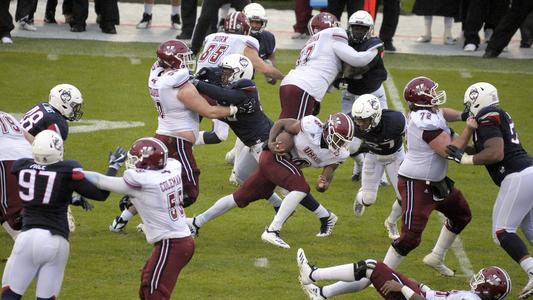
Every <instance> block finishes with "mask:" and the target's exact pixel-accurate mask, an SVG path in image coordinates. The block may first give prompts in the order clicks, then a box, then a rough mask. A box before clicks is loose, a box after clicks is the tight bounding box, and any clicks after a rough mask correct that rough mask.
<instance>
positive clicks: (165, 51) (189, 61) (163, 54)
mask: <svg viewBox="0 0 533 300" xmlns="http://www.w3.org/2000/svg"><path fill="white" fill-rule="evenodd" d="M157 58H158V59H159V64H160V65H161V66H162V67H165V68H173V69H183V68H188V69H189V70H194V65H195V60H194V58H193V54H192V51H191V49H189V47H188V46H187V45H186V44H185V43H184V42H182V41H178V40H168V41H166V42H163V43H162V44H161V45H159V47H158V48H157Z"/></svg>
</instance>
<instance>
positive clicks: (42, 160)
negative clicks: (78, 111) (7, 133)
mask: <svg viewBox="0 0 533 300" xmlns="http://www.w3.org/2000/svg"><path fill="white" fill-rule="evenodd" d="M31 152H32V154H33V159H34V160H35V162H36V163H38V164H40V165H51V164H54V163H56V162H59V161H62V160H63V139H62V138H61V136H60V135H59V134H58V133H57V132H55V131H53V130H48V129H46V130H43V131H41V132H39V133H38V134H37V135H36V136H35V139H33V143H32V144H31Z"/></svg>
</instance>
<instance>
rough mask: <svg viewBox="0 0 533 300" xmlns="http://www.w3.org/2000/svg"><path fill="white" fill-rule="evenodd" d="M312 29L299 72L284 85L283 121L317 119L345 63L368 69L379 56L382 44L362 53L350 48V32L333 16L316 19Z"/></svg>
mask: <svg viewBox="0 0 533 300" xmlns="http://www.w3.org/2000/svg"><path fill="white" fill-rule="evenodd" d="M308 27H309V32H310V33H311V34H312V36H311V37H310V38H309V40H308V41H307V42H306V44H305V46H304V48H303V49H302V50H301V51H300V56H299V58H298V60H297V61H296V66H295V68H294V69H292V70H291V71H290V72H289V73H288V74H287V76H285V78H284V79H283V81H282V82H281V84H280V89H279V95H280V101H281V113H280V115H279V118H280V119H284V118H294V119H298V120H299V119H301V118H303V117H304V116H307V115H311V114H314V115H317V114H318V112H319V109H320V101H322V98H323V97H324V94H325V93H326V91H327V90H328V89H329V88H330V86H331V85H332V84H333V81H334V80H335V78H336V77H337V74H339V72H340V71H341V68H342V62H343V61H344V62H346V63H348V64H349V65H351V66H354V67H362V66H366V65H368V64H369V63H370V62H371V61H372V60H373V59H374V57H376V55H377V54H378V52H379V51H378V49H379V48H380V44H376V45H374V47H371V48H368V49H366V50H365V51H361V52H358V51H356V50H354V49H353V48H352V47H350V46H349V45H348V36H347V34H346V31H345V30H344V29H342V28H339V23H338V21H337V18H335V16H334V15H332V14H330V13H327V12H321V13H319V14H317V15H315V16H313V17H312V18H311V20H309V24H308Z"/></svg>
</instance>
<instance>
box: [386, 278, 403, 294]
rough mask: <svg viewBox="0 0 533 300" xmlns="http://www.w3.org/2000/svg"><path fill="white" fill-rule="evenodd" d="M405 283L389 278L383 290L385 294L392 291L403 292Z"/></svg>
mask: <svg viewBox="0 0 533 300" xmlns="http://www.w3.org/2000/svg"><path fill="white" fill-rule="evenodd" d="M402 287H403V284H401V283H399V282H398V281H394V280H389V281H387V282H385V283H384V284H383V286H382V287H381V292H382V293H383V295H387V294H389V293H390V292H401V291H402Z"/></svg>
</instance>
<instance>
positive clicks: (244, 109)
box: [237, 97, 257, 114]
mask: <svg viewBox="0 0 533 300" xmlns="http://www.w3.org/2000/svg"><path fill="white" fill-rule="evenodd" d="M256 104H257V99H255V98H253V97H250V98H247V99H246V100H244V101H243V102H242V103H241V104H239V105H238V106H237V108H238V109H239V113H241V114H251V113H253V112H255V106H256Z"/></svg>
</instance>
